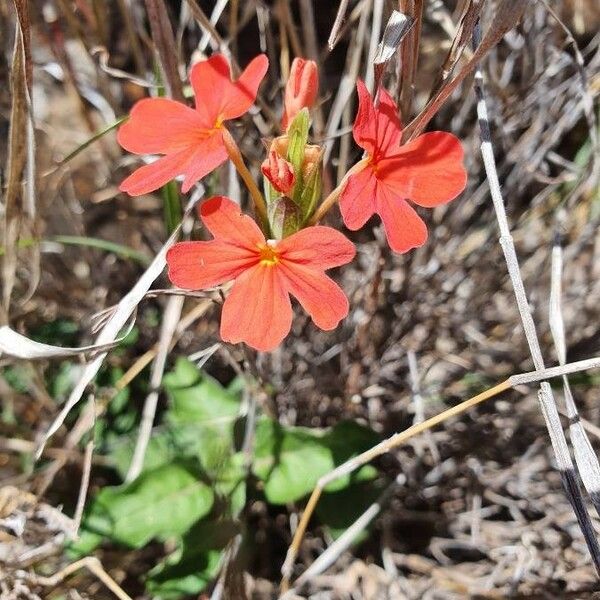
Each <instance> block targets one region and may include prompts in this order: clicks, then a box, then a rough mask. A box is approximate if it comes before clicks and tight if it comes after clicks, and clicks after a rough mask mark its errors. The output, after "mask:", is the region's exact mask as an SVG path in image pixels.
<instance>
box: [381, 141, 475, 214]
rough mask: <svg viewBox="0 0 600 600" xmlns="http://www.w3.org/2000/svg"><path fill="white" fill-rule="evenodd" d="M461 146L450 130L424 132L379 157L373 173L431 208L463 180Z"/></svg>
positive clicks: (455, 192)
mask: <svg viewBox="0 0 600 600" xmlns="http://www.w3.org/2000/svg"><path fill="white" fill-rule="evenodd" d="M462 161H463V149H462V146H461V144H460V141H459V140H458V138H456V137H455V136H454V135H452V134H451V133H446V132H443V131H434V132H431V133H425V134H423V135H420V136H419V137H418V138H416V139H415V140H413V141H412V142H409V143H408V144H406V145H404V146H401V147H400V149H399V152H397V153H396V154H395V155H394V156H391V157H388V158H385V159H383V160H380V161H379V163H378V169H377V176H378V177H379V179H381V180H382V181H385V183H386V184H387V185H388V186H390V187H393V188H394V191H395V193H396V194H398V195H399V196H401V197H403V198H408V199H410V200H412V201H413V202H415V203H416V204H418V205H419V206H425V207H427V208H431V207H433V206H438V205H440V204H445V203H446V202H449V201H450V200H453V199H454V198H456V196H458V194H460V193H461V192H462V191H463V190H464V189H465V185H466V183H467V172H466V171H465V167H464V165H463V162H462Z"/></svg>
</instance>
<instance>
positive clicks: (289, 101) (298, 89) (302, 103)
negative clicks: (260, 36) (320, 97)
mask: <svg viewBox="0 0 600 600" xmlns="http://www.w3.org/2000/svg"><path fill="white" fill-rule="evenodd" d="M318 91H319V74H318V71H317V63H316V62H315V61H314V60H306V59H304V58H295V59H294V60H293V62H292V68H291V70H290V78H289V79H288V82H287V84H286V86H285V96H284V99H283V105H284V108H283V119H282V122H281V126H282V127H283V129H284V130H285V129H287V126H288V125H289V124H290V123H291V122H292V121H293V119H294V117H295V116H296V115H297V114H298V113H299V112H300V111H301V110H302V109H303V108H310V107H311V106H312V105H313V104H314V103H315V100H316V99H317V92H318Z"/></svg>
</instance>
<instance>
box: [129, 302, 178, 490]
mask: <svg viewBox="0 0 600 600" xmlns="http://www.w3.org/2000/svg"><path fill="white" fill-rule="evenodd" d="M184 301H185V296H171V297H170V298H169V300H168V302H167V307H166V309H165V312H164V314H163V321H162V325H161V328H160V337H159V340H158V350H157V353H156V357H155V359H154V362H153V364H152V372H151V373H150V393H149V394H148V396H147V397H146V400H145V402H144V408H143V410H142V420H141V422H140V428H139V433H138V437H137V440H136V442H135V448H134V451H133V457H132V459H131V465H130V466H129V470H128V471H127V476H126V478H125V481H133V480H134V479H135V478H136V477H137V476H138V475H139V474H140V473H141V472H142V467H143V466H144V457H145V455H146V448H147V447H148V442H149V441H150V436H151V434H152V424H153V423H154V416H155V414H156V406H157V404H158V391H159V387H160V382H161V381H162V377H163V373H164V372H165V365H166V362H167V356H168V354H169V349H170V348H171V342H172V340H173V336H174V335H175V331H176V329H177V324H178V323H179V318H180V317H181V310H182V309H183V303H184Z"/></svg>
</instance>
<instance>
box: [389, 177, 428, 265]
mask: <svg viewBox="0 0 600 600" xmlns="http://www.w3.org/2000/svg"><path fill="white" fill-rule="evenodd" d="M377 188H378V189H377V213H378V214H379V216H380V217H381V220H382V221H383V227H384V229H385V235H386V237H387V240H388V243H389V245H390V248H391V249H392V250H393V251H394V252H398V253H400V254H402V253H404V252H408V251H409V250H412V249H413V248H418V247H419V246H422V245H423V244H424V243H425V242H426V241H427V227H426V226H425V223H424V222H423V220H422V219H421V217H419V215H418V214H417V213H416V212H415V210H414V209H413V208H412V206H410V204H409V203H408V202H406V200H404V199H403V198H402V197H401V196H398V195H396V194H395V190H390V188H388V187H386V186H385V185H384V184H382V183H379V184H378V186H377Z"/></svg>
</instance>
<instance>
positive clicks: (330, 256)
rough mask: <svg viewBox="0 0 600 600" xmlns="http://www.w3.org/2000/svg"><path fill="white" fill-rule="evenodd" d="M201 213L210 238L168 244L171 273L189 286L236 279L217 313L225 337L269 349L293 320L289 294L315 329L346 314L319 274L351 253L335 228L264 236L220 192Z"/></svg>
mask: <svg viewBox="0 0 600 600" xmlns="http://www.w3.org/2000/svg"><path fill="white" fill-rule="evenodd" d="M200 217H201V218H202V221H203V223H204V225H205V226H206V228H207V229H208V230H209V231H210V233H212V235H213V237H214V239H213V240H210V241H207V242H181V243H179V244H175V245H174V246H172V247H171V248H170V249H169V251H168V254H167V263H168V265H169V278H170V279H171V281H172V282H173V283H174V284H175V285H177V286H179V287H182V288H185V289H191V290H201V289H206V288H209V287H213V286H215V285H219V284H221V283H224V282H226V281H231V280H234V281H235V283H234V284H233V287H232V288H231V292H230V293H229V295H228V296H227V299H226V300H225V303H224V305H223V311H222V314H221V337H222V338H223V340H225V341H227V342H231V343H238V342H246V343H247V344H248V345H249V346H252V347H253V348H256V349H257V350H264V351H268V350H273V349H275V348H276V347H277V346H278V345H279V344H280V343H281V341H282V340H283V339H284V338H285V336H286V335H287V334H288V333H289V331H290V328H291V325H292V307H291V303H290V294H291V295H292V296H294V297H295V298H297V299H298V301H299V302H300V304H301V305H302V307H303V308H304V310H305V311H306V312H307V313H308V314H309V315H310V316H311V318H312V320H313V322H314V323H315V325H317V327H320V328H321V329H324V330H331V329H334V328H335V327H336V326H337V324H338V323H339V322H340V321H341V320H342V319H343V318H344V317H345V316H346V315H347V314H348V300H347V298H346V296H345V295H344V292H343V291H342V289H341V288H340V287H339V286H338V285H337V284H336V283H335V282H334V281H333V280H332V279H330V278H329V277H328V276H327V275H325V271H326V270H327V269H331V268H333V267H338V266H340V265H343V264H346V263H348V262H350V261H351V260H352V258H353V257H354V254H355V249H354V245H353V244H352V243H351V242H350V241H349V240H348V239H347V238H346V237H345V236H344V235H343V234H341V233H340V232H339V231H336V230H335V229H332V228H331V227H323V226H315V227H307V228H306V229H302V230H300V231H298V232H297V233H294V234H293V235H291V236H289V237H287V238H284V239H283V240H280V241H275V240H266V239H265V236H264V235H263V233H262V232H261V230H260V229H259V227H258V225H257V224H256V223H255V222H254V221H253V220H252V219H251V218H250V217H248V216H247V215H244V214H242V212H241V211H240V208H239V206H238V205H237V204H235V203H234V202H233V201H232V200H230V199H229V198H225V197H224V196H217V197H214V198H211V199H209V200H207V201H206V202H204V203H203V204H202V206H201V208H200Z"/></svg>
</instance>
